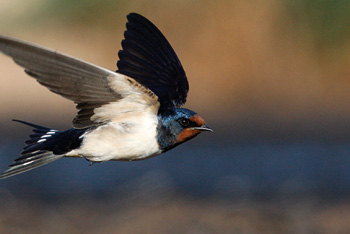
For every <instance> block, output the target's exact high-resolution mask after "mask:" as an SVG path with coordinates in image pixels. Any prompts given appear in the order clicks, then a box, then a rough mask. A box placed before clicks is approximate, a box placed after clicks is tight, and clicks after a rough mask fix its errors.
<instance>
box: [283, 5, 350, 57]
mask: <svg viewBox="0 0 350 234" xmlns="http://www.w3.org/2000/svg"><path fill="white" fill-rule="evenodd" d="M284 3H285V4H286V6H287V11H288V12H289V13H290V16H291V19H292V22H293V23H294V24H293V25H292V27H295V29H297V30H300V31H301V33H308V31H309V36H311V40H312V42H313V43H314V45H315V46H316V49H317V50H318V51H320V52H323V51H325V50H327V49H332V48H340V47H341V46H343V45H344V44H345V43H347V42H349V36H350V27H349V26H350V1H348V0H293V1H289V0H285V1H284ZM305 30H306V32H305Z"/></svg>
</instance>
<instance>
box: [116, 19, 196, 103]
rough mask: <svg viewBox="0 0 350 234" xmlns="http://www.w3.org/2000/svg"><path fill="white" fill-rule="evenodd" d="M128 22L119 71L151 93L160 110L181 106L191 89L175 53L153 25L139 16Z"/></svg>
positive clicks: (120, 54) (120, 53) (118, 64)
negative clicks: (157, 101) (156, 97)
mask: <svg viewBox="0 0 350 234" xmlns="http://www.w3.org/2000/svg"><path fill="white" fill-rule="evenodd" d="M127 19H128V23H127V24H126V27H127V30H126V31H125V33H124V37H125V39H124V40H123V41H122V48H123V49H122V50H121V51H119V54H118V55H119V59H120V60H119V61H118V62H117V66H118V70H117V72H119V73H122V74H125V75H127V76H129V77H132V78H134V79H135V80H136V81H138V82H139V83H141V84H142V85H144V86H146V87H147V88H149V89H150V90H152V91H153V92H154V93H155V94H156V95H157V96H158V98H159V102H160V104H161V108H169V107H180V106H182V105H183V104H185V102H186V97H187V93H188V88H189V87H188V82H187V77H186V74H185V71H184V69H183V68H182V65H181V63H180V60H179V59H178V57H177V55H176V53H175V51H174V50H173V48H172V47H171V45H170V44H169V42H168V41H167V39H166V38H165V37H164V35H163V34H162V33H161V32H160V31H159V29H158V28H157V27H156V26H155V25H154V24H153V23H152V22H150V21H149V20H147V19H146V18H144V17H143V16H141V15H139V14H136V13H131V14H129V15H128V16H127Z"/></svg>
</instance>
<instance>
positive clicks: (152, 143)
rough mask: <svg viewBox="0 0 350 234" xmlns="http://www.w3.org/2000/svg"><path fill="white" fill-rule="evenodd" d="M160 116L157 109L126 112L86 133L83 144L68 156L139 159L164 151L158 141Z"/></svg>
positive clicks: (106, 159)
mask: <svg viewBox="0 0 350 234" xmlns="http://www.w3.org/2000/svg"><path fill="white" fill-rule="evenodd" d="M157 125H158V118H157V116H156V115H155V114H154V111H153V110H150V111H144V112H142V113H137V114H135V113H130V114H129V115H128V114H123V115H122V116H119V117H118V118H115V119H114V120H113V121H111V122H110V123H108V124H106V125H103V126H100V127H98V128H96V129H95V130H93V131H91V132H90V133H87V134H86V135H85V136H84V139H83V142H82V145H81V147H80V148H79V149H76V150H74V151H72V152H70V153H69V154H67V156H75V155H79V156H83V157H86V158H87V159H89V160H90V161H97V162H101V161H109V160H138V159H144V158H147V157H151V156H155V155H158V154H160V153H161V151H160V149H159V145H158V141H157Z"/></svg>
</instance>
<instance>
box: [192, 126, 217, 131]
mask: <svg viewBox="0 0 350 234" xmlns="http://www.w3.org/2000/svg"><path fill="white" fill-rule="evenodd" d="M193 129H195V130H199V131H207V132H213V129H211V128H209V127H208V126H207V125H203V126H200V127H194V128H193Z"/></svg>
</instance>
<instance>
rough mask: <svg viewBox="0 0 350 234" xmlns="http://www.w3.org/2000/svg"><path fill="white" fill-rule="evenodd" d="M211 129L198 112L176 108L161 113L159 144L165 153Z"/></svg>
mask: <svg viewBox="0 0 350 234" xmlns="http://www.w3.org/2000/svg"><path fill="white" fill-rule="evenodd" d="M203 131H210V132H212V131H213V130H212V129H211V128H209V127H208V126H207V125H206V124H205V121H204V119H203V118H202V117H200V116H199V115H198V114H197V113H196V112H194V111H191V110H189V109H185V108H174V109H168V110H166V111H162V112H160V113H159V125H158V142H159V145H160V147H161V148H162V150H163V152H164V151H167V150H170V149H172V148H174V147H175V146H177V145H179V144H181V143H183V142H185V141H188V140H190V139H192V138H193V137H195V136H197V135H198V134H199V133H201V132H203Z"/></svg>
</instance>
